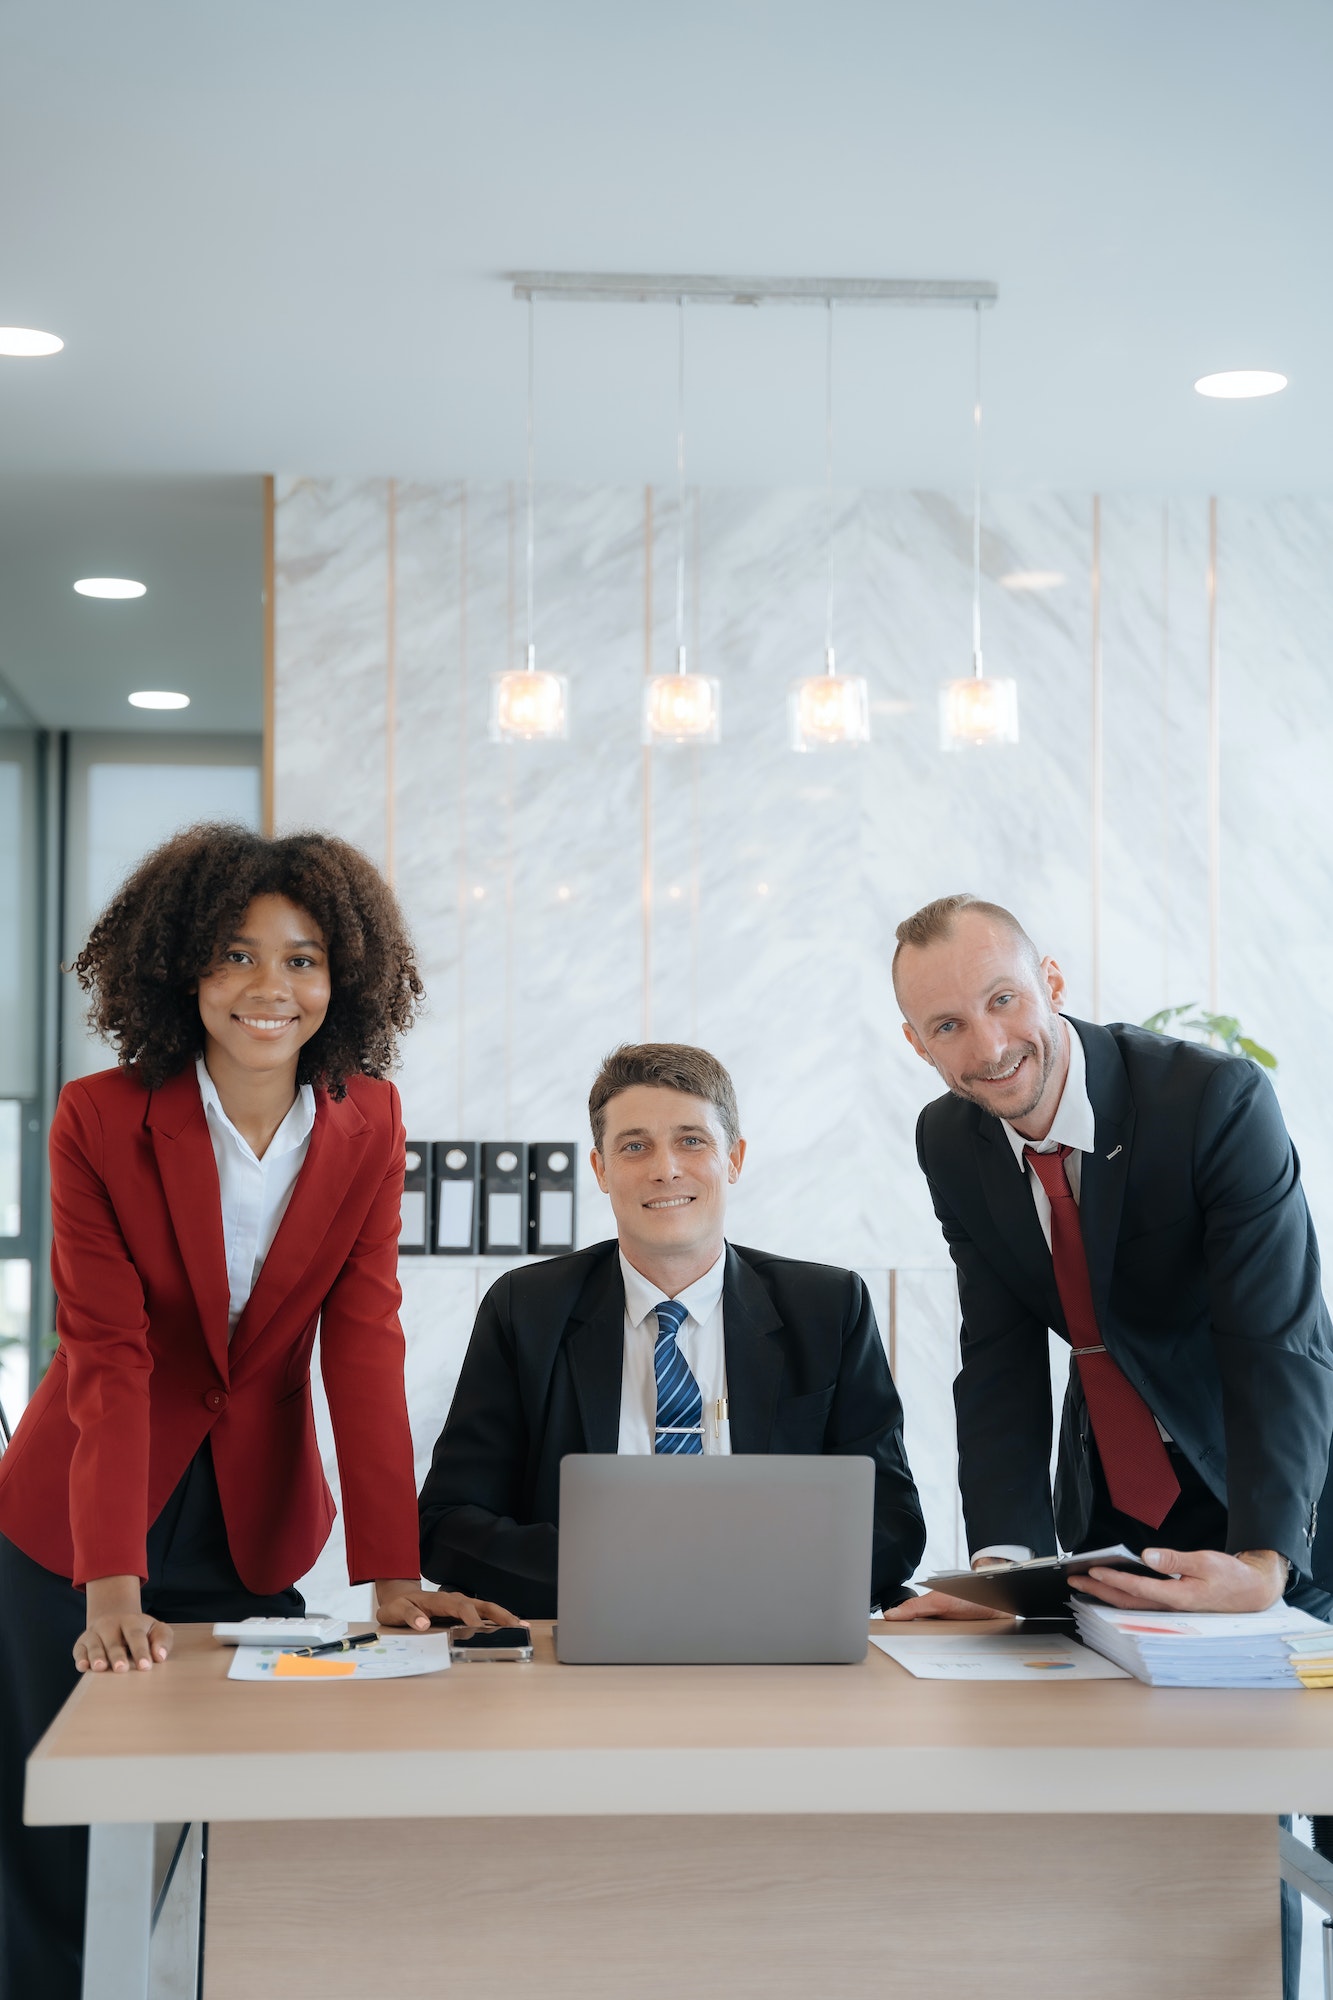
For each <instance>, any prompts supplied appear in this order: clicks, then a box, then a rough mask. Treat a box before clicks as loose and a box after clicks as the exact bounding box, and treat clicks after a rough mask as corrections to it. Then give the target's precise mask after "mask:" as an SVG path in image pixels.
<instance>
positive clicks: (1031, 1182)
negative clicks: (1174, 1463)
mask: <svg viewBox="0 0 1333 2000" xmlns="http://www.w3.org/2000/svg"><path fill="white" fill-rule="evenodd" d="M1064 1028H1065V1037H1066V1039H1067V1041H1068V1043H1069V1071H1068V1074H1067V1075H1066V1077H1065V1087H1064V1089H1063V1090H1062V1091H1061V1093H1060V1102H1059V1104H1058V1105H1057V1106H1056V1108H1055V1117H1054V1118H1053V1119H1052V1120H1051V1129H1050V1131H1049V1132H1048V1133H1047V1134H1046V1137H1045V1138H1044V1139H1028V1138H1025V1137H1024V1135H1023V1134H1022V1133H1021V1132H1020V1131H1018V1130H1017V1129H1016V1128H1015V1127H1014V1126H1013V1125H1011V1124H1010V1123H1009V1121H1008V1119H1007V1118H1002V1119H1001V1120H1000V1129H1001V1131H1002V1132H1003V1133H1004V1136H1005V1138H1006V1139H1007V1140H1008V1141H1009V1144H1010V1145H1011V1146H1012V1148H1013V1152H1014V1158H1015V1159H1016V1160H1017V1162H1018V1164H1019V1167H1020V1168H1021V1170H1022V1172H1023V1173H1024V1174H1026V1176H1027V1183H1028V1186H1029V1188H1030V1189H1031V1190H1032V1206H1033V1207H1034V1208H1035V1209H1036V1211H1037V1220H1038V1222H1039V1223H1040V1224H1041V1233H1042V1235H1043V1236H1044V1237H1045V1238H1046V1248H1047V1249H1048V1250H1049V1249H1050V1247H1051V1202H1050V1196H1049V1195H1048V1194H1047V1192H1046V1190H1045V1188H1044V1187H1043V1186H1042V1184H1041V1182H1040V1181H1039V1180H1038V1179H1037V1176H1036V1174H1035V1173H1034V1172H1033V1170H1032V1168H1031V1167H1030V1166H1029V1165H1028V1163H1027V1161H1026V1160H1025V1159H1024V1158H1023V1149H1024V1147H1025V1146H1031V1148H1032V1150H1033V1152H1034V1153H1053V1152H1054V1151H1055V1149H1056V1147H1057V1146H1068V1147H1069V1148H1070V1152H1069V1154H1068V1156H1067V1157H1066V1159H1065V1179H1066V1180H1067V1181H1068V1182H1069V1192H1070V1193H1071V1194H1072V1195H1073V1197H1074V1200H1075V1202H1077V1201H1078V1198H1079V1195H1080V1193H1081V1192H1082V1182H1083V1155H1084V1154H1085V1153H1090V1152H1091V1151H1092V1149H1093V1147H1094V1145H1095V1144H1096V1143H1097V1118H1096V1114H1095V1112H1094V1111H1093V1108H1092V1100H1091V1098H1090V1097H1089V1096H1088V1062H1087V1057H1086V1056H1085V1055H1084V1052H1083V1044H1082V1042H1081V1041H1080V1040H1079V1038H1078V1029H1077V1028H1075V1027H1074V1025H1073V1023H1072V1022H1070V1021H1065V1024H1064ZM1154 1421H1155V1420H1154ZM1157 1428H1158V1430H1159V1431H1161V1433H1162V1436H1163V1438H1165V1439H1166V1441H1167V1442H1168V1443H1170V1438H1169V1437H1168V1435H1167V1432H1166V1431H1165V1430H1163V1429H1162V1426H1161V1424H1160V1423H1159V1424H1158V1425H1157ZM1031 1555H1032V1551H1031V1549H1027V1548H1020V1547H1019V1545H1018V1544H1017V1543H1011V1542H996V1543H993V1544H991V1545H990V1546H989V1547H987V1548H984V1549H978V1550H977V1551H976V1554H975V1555H974V1556H973V1557H972V1560H973V1562H976V1561H977V1560H978V1559H979V1558H980V1557H981V1556H1003V1557H1004V1558H1005V1560H1006V1561H1008V1562H1027V1561H1028V1560H1029V1559H1030V1558H1031Z"/></svg>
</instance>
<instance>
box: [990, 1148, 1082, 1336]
mask: <svg viewBox="0 0 1333 2000" xmlns="http://www.w3.org/2000/svg"><path fill="white" fill-rule="evenodd" d="M972 1150H973V1156H974V1158H975V1160H976V1166H977V1174H978V1177H979V1179H980V1182H981V1192H982V1194H983V1196H984V1197H985V1201H986V1206H987V1208H988V1209H989V1210H990V1212H991V1217H992V1219H993V1221H994V1223H995V1226H996V1228H997V1229H998V1230H999V1233H1000V1235H1001V1237H1002V1238H1003V1240H1004V1242H1005V1245H1006V1246H1007V1248H1008V1250H1009V1252H1010V1254H1011V1255H1012V1256H1013V1257H1015V1258H1016V1259H1017V1261H1018V1263H1019V1264H1020V1265H1021V1266H1022V1270H1023V1275H1024V1277H1025V1279H1026V1281H1027V1284H1026V1294H1027V1297H1028V1298H1030V1299H1039V1300H1041V1302H1042V1308H1043V1310H1044V1312H1045V1315H1046V1323H1047V1325H1048V1326H1054V1327H1063V1326H1064V1314H1063V1312H1062V1311H1061V1308H1060V1298H1059V1294H1058V1293H1057V1291H1056V1289H1055V1271H1054V1268H1053V1266H1052V1264H1051V1253H1050V1251H1049V1250H1048V1249H1047V1247H1046V1238H1045V1237H1044V1236H1043V1235H1042V1231H1041V1224H1040V1222H1038V1220H1037V1211H1036V1209H1035V1207H1034V1206H1033V1202H1032V1190H1031V1188H1030V1187H1029V1186H1028V1177H1027V1174H1026V1173H1025V1172H1024V1170H1023V1168H1022V1167H1021V1166H1020V1165H1019V1163H1018V1161H1017V1160H1016V1159H1015V1158H1014V1155H1013V1150H1012V1148H1011V1147H1010V1144H1009V1141H1008V1140H1007V1139H1006V1138H1005V1136H1004V1134H1003V1132H1002V1131H1001V1130H1000V1123H999V1120H998V1119H997V1118H992V1117H991V1116H990V1114H989V1113H988V1112H984V1111H979V1112H978V1114H977V1122H976V1124H975V1126H974V1127H973V1132H972Z"/></svg>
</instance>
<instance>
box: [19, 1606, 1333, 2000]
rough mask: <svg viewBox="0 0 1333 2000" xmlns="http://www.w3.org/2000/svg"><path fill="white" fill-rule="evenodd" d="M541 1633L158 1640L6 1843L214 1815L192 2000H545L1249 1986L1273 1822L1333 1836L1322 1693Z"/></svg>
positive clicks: (88, 1702) (1254, 1985)
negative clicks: (681, 1659) (287, 1668)
mask: <svg viewBox="0 0 1333 2000" xmlns="http://www.w3.org/2000/svg"><path fill="white" fill-rule="evenodd" d="M956 1629H963V1630H966V1629H974V1628H969V1627H962V1628H956ZM988 1629H991V1630H994V1629H995V1627H994V1626H991V1627H989V1628H988ZM535 1638H536V1643H537V1657H536V1658H535V1659H534V1660H533V1662H532V1664H531V1665H530V1666H514V1665H499V1664H495V1665H490V1666H478V1665H472V1666H466V1667H457V1668H455V1669H453V1670H452V1671H451V1672H450V1673H448V1674H444V1675H439V1676H434V1677H428V1678H423V1679H420V1680H413V1681H401V1682H396V1683H381V1684H378V1685H361V1686H358V1685H356V1684H355V1683H341V1684H339V1683H330V1684H324V1685H320V1686H314V1687H312V1686H308V1685H306V1686H299V1685H298V1686H288V1687H280V1686H276V1685H275V1686H255V1685H242V1684H237V1683H230V1682H228V1681H227V1680H226V1678H225V1676H226V1670H227V1666H228V1663H229V1661H230V1657H231V1655H230V1651H229V1650H225V1649H222V1648H218V1647H216V1646H214V1644H213V1643H212V1640H211V1637H210V1636H209V1635H208V1633H207V1631H206V1629H205V1628H201V1627H194V1628H191V1627H186V1628H183V1630H182V1631H181V1632H180V1634H179V1635H178V1651H177V1654H176V1656H175V1657H174V1658H173V1660H172V1661H171V1662H170V1663H169V1664H168V1665H167V1667H166V1668H165V1669H157V1670H155V1671H154V1672H153V1673H152V1674H151V1675H149V1674H143V1675H135V1676H133V1677H127V1676H116V1677H115V1679H114V1680H113V1679H112V1678H111V1677H110V1676H100V1675H99V1676H98V1677H97V1678H96V1679H93V1678H92V1677H91V1676H90V1677H88V1678H87V1679H85V1680H84V1681H83V1682H82V1683H81V1685H80V1686H79V1688H78V1689H77V1691H76V1693H75V1694H74V1696H73V1697H72V1699H71V1700H70V1702H69V1703H68V1705H67V1706H66V1708H65V1709H64V1711H63V1712H62V1714H61V1715H60V1716H59V1718H58V1719H57V1721H56V1722H55V1724H54V1725H53V1727H52V1728H51V1730H50V1731H49V1732H48V1734H47V1736H46V1737H45V1738H44V1740H43V1741H42V1743H41V1744H40V1745H39V1747H38V1749H37V1750H36V1752H35V1753H34V1755H33V1758H32V1760H31V1762H30V1764H29V1774H28V1791H27V1817H28V1818H29V1820H30V1821H32V1822H35V1823H43V1824H49V1823H56V1824H59V1823H62V1822H88V1823H91V1824H93V1825H94V1827H95V1829H96V1833H95V1841H94V1864H95V1868H100V1869H102V1870H103V1872H104V1875H105V1871H106V1870H107V1869H108V1868H111V1870H112V1873H111V1874H110V1875H106V1876H105V1879H106V1880H107V1881H109V1882H111V1883H112V1884H113V1885H114V1883H115V1882H116V1881H117V1880H118V1879H122V1878H117V1877H116V1876H115V1873H114V1864H115V1858H116V1856H117V1855H118V1854H123V1853H125V1852H127V1851H128V1850H127V1848H126V1842H127V1841H128V1840H133V1839H136V1838H137V1839H138V1840H139V1842H140V1847H139V1852H140V1854H141V1855H142V1853H143V1851H144V1850H143V1840H144V1839H145V1837H147V1838H149V1839H150V1840H151V1829H152V1827H153V1825H154V1823H157V1824H158V1825H159V1826H160V1825H163V1824H166V1823H180V1822H199V1821H204V1822H207V1823H208V1827H209V1843H208V1862H207V1882H208V1891H207V1952H206V1963H205V1977H204V1989H203V1990H204V2000H241V1997H242V1996H245V2000H265V1996H268V1995H270V1994H271V1995H273V1996H275V2000H276V1996H279V1995H281V1996H283V2000H307V1996H309V2000H329V1996H330V1995H342V1994H347V1995H351V1994H360V1993H364V1992H366V1991H369V1990H371V1989H372V1988H375V1987H378V1986H379V1985H381V1984H387V1985H389V1986H391V1987H392V1989H393V1991H394V1992H395V1994H397V1995H400V1996H403V2000H416V1996H418V1995H421V1996H426V1995H430V1996H431V2000H437V1996H438V1995H439V1993H440V1992H441V1991H442V1990H448V1989H449V1988H450V1987H452V1986H453V1985H454V1984H455V1982H457V1981H458V1980H460V1979H462V1978H465V1977H472V1978H475V1979H477V1980H479V1981H482V1982H484V1983H486V1984H487V1985H489V1984H492V1983H493V1982H494V1980H495V1978H496V1977H497V1976H508V1974H506V1973H505V1972H504V1968H506V1967H507V1968H509V1969H510V1972H511V1973H513V1974H514V1976H517V1977H520V1978H523V1979H529V1980H530V1979H532V1978H535V1977H536V1976H537V1974H536V1971H535V1968H537V1967H540V1980H539V1983H540V1989H541V1992H542V1994H543V1996H554V2000H565V1996H570V2000H573V1996H575V1995H578V1996H580V2000H658V1997H659V1996H662V2000H665V1996H667V1995H668V1994H670V1995H673V1996H674V1995H677V1994H679V1992H680V1991H681V1990H682V1987H683V1986H684V1985H685V1984H687V1983H689V1984H692V1985H693V1986H694V1987H695V1989H696V1990H697V1991H698V1992H700V1993H707V1994H711V1993H722V1992H726V1993H727V1994H729V1995H732V1994H734V1995H750V1994H753V1995H755V1996H759V1995H761V1994H762V1995H763V1996H765V2000H785V1996H788V1995H790V1996H793V2000H795V1996H798V1995H799V1996H800V2000H826V1996H834V1995H836V1996H837V1997H838V2000H861V1996H863V1995H864V1996H867V2000H868V1996H871V1995H874V1996H875V2000H880V1996H882V1995H884V1994H886V1993H902V1994H913V1995H915V1994H916V1993H918V1992H923V1993H924V1992H929V1993H930V1995H931V2000H963V1996H965V1995H966V1996H969V2000H971V1996H975V1995H976V1994H977V1993H978V1992H980V1991H984V1992H985V1993H986V1994H987V1995H988V1996H998V2000H1009V1996H1015V2000H1017V1996H1020V1995H1021V1996H1023V2000H1028V1996H1031V1995H1040V1994H1051V1995H1055V1994H1060V1995H1064V1994H1066V1993H1068V1992H1069V1991H1070V1990H1072V1989H1073V1988H1075V1987H1076V1988H1077V1989H1078V1990H1079V1992H1080V1994H1081V1995H1082V1996H1085V2000H1103V1996H1105V2000H1113V1996H1114V2000H1123V1996H1124V1995H1125V1994H1131V1993H1132V1994H1133V1995H1135V2000H1157V1996H1161V2000H1167V1996H1170V2000H1178V1996H1179V1995H1181V1994H1182V1993H1186V1994H1196V1993H1197V1994H1203V1993H1207V1994H1208V1995H1209V1996H1210V2000H1242V1996H1243V2000H1272V1996H1273V1995H1275V1994H1276V1993H1277V1992H1278V1981H1279V1974H1278V1950H1279V1947H1278V1897H1277V1829H1276V1826H1275V1824H1274V1819H1275V1816H1276V1815H1277V1814H1278V1813H1279V1812H1291V1811H1320V1812H1333V1697H1328V1698H1325V1697H1323V1696H1321V1695H1319V1694H1306V1693H1299V1692H1298V1693H1291V1694H1286V1693H1242V1694H1227V1693H1220V1692H1209V1693H1192V1692H1182V1691H1176V1690H1170V1691H1168V1690H1158V1689H1150V1688H1144V1687H1141V1686H1139V1685H1138V1684H1137V1683H1136V1682H1132V1681H1111V1682H1078V1683H1074V1684H1064V1685H1056V1686H1051V1685H1048V1684H1043V1685H1041V1686H1030V1685H1024V1684H1011V1685H1004V1684H989V1685H984V1686H967V1685H958V1684H954V1683H947V1682H938V1681H936V1682H931V1681H915V1680H913V1679H912V1678H911V1677H910V1676H909V1675H908V1674H907V1673H905V1672H904V1671H903V1670H902V1669H901V1668H899V1667H898V1666H896V1665H895V1664H894V1663H893V1662H892V1661H890V1660H888V1659H886V1658H885V1657H884V1656H883V1655H882V1654H879V1653H878V1652H876V1651H874V1649H873V1648H872V1650H871V1653H870V1655H869V1657H868V1658H867V1659H866V1661H865V1662H864V1663H863V1664H862V1665H860V1666H855V1667H765V1668H760V1667H754V1668H749V1667H719V1668H710V1667H683V1668H649V1667H635V1668H630V1667H561V1666H557V1664H556V1663H555V1659H554V1654H553V1651H552V1647H551V1640H550V1632H549V1628H543V1627H540V1626H538V1627H536V1628H535ZM131 1823H133V1824H131ZM117 1827H119V1828H120V1829H121V1831H120V1833H119V1834H117V1831H116V1829H117ZM129 1879H130V1878H124V1880H129ZM133 1880H137V1881H140V1882H141V1881H142V1880H143V1876H142V1871H141V1873H140V1876H138V1877H134V1878H133ZM133 1880H131V1882H130V1887H129V1888H126V1887H124V1886H123V1881H122V1886H121V1888H120V1889H119V1890H117V1891H116V1896H117V1903H116V1907H117V1908H118V1909H122V1910H123V1908H124V1907H125V1906H126V1903H127V1900H128V1901H130V1902H132V1901H133V1900H134V1894H135V1892H134V1889H133ZM92 1956H93V1954H92V1951H91V1948H90V1954H89V1957H90V1979H91V1980H93V1981H95V1980H96V1978H97V1977H99V1976H100V1974H99V1972H98V1968H95V1967H93V1966H92V1964H91V1959H92ZM525 1968H526V1970H525ZM330 1982H332V1983H330ZM144 1990H145V1987H144V1986H143V1985H142V1984H140V1985H139V1986H137V1987H135V1986H133V1985H131V1984H125V1983H122V1984H121V1985H119V1986H112V1985H106V1984H102V1985H97V1984H96V1983H93V1984H90V1985H89V1986H88V1987H86V1989H85V1991H86V1992H88V1993H90V1994H92V1993H96V1994H97V1995H98V2000H102V1996H103V1995H106V1996H110V1995H112V1994H115V1995H116V1996H117V2000H119V1995H120V1994H122V1993H124V1994H126V1995H130V1994H131V1993H133V1994H134V1995H135V1996H136V2000H137V1995H138V1994H140V1993H142V1992H143V1991H144Z"/></svg>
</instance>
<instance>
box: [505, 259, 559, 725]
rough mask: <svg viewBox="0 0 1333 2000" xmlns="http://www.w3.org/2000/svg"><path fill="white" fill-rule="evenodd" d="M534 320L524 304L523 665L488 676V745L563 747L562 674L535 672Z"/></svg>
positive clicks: (535, 373)
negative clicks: (525, 640)
mask: <svg viewBox="0 0 1333 2000" xmlns="http://www.w3.org/2000/svg"><path fill="white" fill-rule="evenodd" d="M536 346H537V339H536V322H535V318H534V315H533V305H532V300H531V298H529V300H528V520H527V550H526V558H527V560H526V565H525V567H526V581H527V607H526V609H527V629H528V649H527V660H526V663H525V664H524V665H523V666H522V667H521V668H519V669H517V670H512V669H511V670H510V671H509V672H507V673H501V674H492V675H491V718H490V737H491V741H492V742H493V743H564V742H565V741H566V740H567V739H568V736H569V681H568V679H567V677H566V676H565V675H564V674H547V673H539V672H538V671H537V647H536V644H535V642H534V637H533V634H534V631H535V621H534V615H533V593H534V587H535V571H536V483H535V478H534V455H533V438H534V433H535V429H536V423H535V412H536V403H537V368H536Z"/></svg>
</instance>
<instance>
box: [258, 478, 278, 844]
mask: <svg viewBox="0 0 1333 2000" xmlns="http://www.w3.org/2000/svg"><path fill="white" fill-rule="evenodd" d="M275 487H276V481H275V480H274V477H273V474H272V473H271V472H270V473H266V474H265V476H264V741H263V747H262V749H261V751H260V772H259V817H260V824H261V825H262V827H263V830H264V832H265V833H267V834H271V833H272V832H273V819H274V811H275V806H276V801H275V798H274V791H275V785H274V755H275V751H276V744H275V742H274V736H275V731H276V724H277V706H278V603H277V574H278V560H277V533H278V519H277V514H278V509H277V495H276V491H275Z"/></svg>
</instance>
